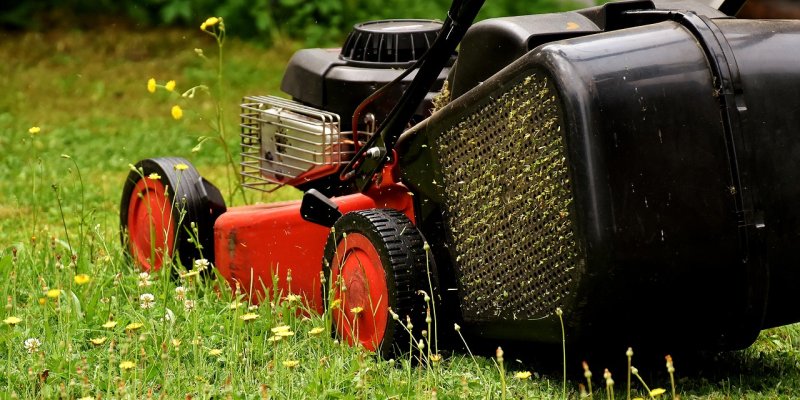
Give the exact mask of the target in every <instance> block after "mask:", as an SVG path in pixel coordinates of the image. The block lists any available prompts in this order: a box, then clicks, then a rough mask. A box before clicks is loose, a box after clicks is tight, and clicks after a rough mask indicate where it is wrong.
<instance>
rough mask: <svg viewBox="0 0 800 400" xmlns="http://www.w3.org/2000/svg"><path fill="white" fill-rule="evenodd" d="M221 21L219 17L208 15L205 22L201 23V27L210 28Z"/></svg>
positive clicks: (203, 28)
mask: <svg viewBox="0 0 800 400" xmlns="http://www.w3.org/2000/svg"><path fill="white" fill-rule="evenodd" d="M218 23H219V18H217V17H208V18H207V19H206V20H205V22H203V23H202V24H200V29H202V30H206V28H210V27H212V26H214V25H216V24H218Z"/></svg>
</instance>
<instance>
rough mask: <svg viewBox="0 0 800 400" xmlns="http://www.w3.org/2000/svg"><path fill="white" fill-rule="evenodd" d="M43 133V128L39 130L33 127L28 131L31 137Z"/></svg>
mask: <svg viewBox="0 0 800 400" xmlns="http://www.w3.org/2000/svg"><path fill="white" fill-rule="evenodd" d="M41 131H42V128H39V127H38V126H32V127H30V128H29V129H28V133H30V134H31V135H35V134H37V133H39V132H41Z"/></svg>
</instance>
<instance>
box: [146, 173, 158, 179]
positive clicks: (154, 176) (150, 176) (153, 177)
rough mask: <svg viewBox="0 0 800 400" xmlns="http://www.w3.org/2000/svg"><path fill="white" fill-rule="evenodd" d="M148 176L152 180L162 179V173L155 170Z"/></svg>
mask: <svg viewBox="0 0 800 400" xmlns="http://www.w3.org/2000/svg"><path fill="white" fill-rule="evenodd" d="M147 178H148V179H152V180H154V181H157V180H159V179H161V175H159V174H157V173H155V172H153V173H152V174H150V175H147Z"/></svg>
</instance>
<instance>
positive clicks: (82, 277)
mask: <svg viewBox="0 0 800 400" xmlns="http://www.w3.org/2000/svg"><path fill="white" fill-rule="evenodd" d="M73 280H74V281H75V284H76V285H85V284H87V283H89V282H90V281H91V280H92V278H91V277H90V276H89V275H86V274H78V275H75V277H74V278H73Z"/></svg>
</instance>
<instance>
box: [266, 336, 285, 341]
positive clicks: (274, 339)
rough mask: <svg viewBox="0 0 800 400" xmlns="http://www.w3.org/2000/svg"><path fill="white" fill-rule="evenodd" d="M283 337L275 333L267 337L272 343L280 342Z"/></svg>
mask: <svg viewBox="0 0 800 400" xmlns="http://www.w3.org/2000/svg"><path fill="white" fill-rule="evenodd" d="M281 339H283V337H281V336H277V335H273V336H270V337H269V339H267V341H268V342H270V343H275V342H280V341H281Z"/></svg>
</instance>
